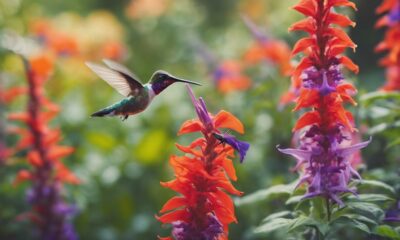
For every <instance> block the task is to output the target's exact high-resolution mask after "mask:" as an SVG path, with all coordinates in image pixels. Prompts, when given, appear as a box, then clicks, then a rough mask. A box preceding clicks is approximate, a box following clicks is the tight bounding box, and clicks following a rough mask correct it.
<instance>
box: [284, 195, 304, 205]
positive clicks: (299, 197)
mask: <svg viewBox="0 0 400 240" xmlns="http://www.w3.org/2000/svg"><path fill="white" fill-rule="evenodd" d="M303 197H304V196H303V195H297V196H293V197H290V198H289V199H288V200H287V201H286V202H285V204H286V205H290V204H297V203H300V202H301V200H302V199H303Z"/></svg>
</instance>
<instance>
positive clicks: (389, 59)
mask: <svg viewBox="0 0 400 240" xmlns="http://www.w3.org/2000/svg"><path fill="white" fill-rule="evenodd" d="M376 12H377V13H378V14H383V13H386V14H385V15H384V16H383V17H381V18H380V20H379V21H378V22H377V24H376V27H378V28H381V27H387V30H386V33H385V37H384V39H383V41H382V42H381V43H379V44H378V46H377V47H376V49H375V50H376V51H377V52H382V51H385V52H387V55H386V57H384V58H383V59H382V60H381V61H380V64H381V65H382V66H384V67H386V80H387V81H386V84H385V85H384V86H383V87H382V90H384V91H399V90H400V1H399V0H384V1H383V2H382V4H381V5H380V6H379V7H378V8H377V9H376Z"/></svg>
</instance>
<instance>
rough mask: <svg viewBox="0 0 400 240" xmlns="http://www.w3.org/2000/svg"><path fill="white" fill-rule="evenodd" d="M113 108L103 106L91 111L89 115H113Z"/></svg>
mask: <svg viewBox="0 0 400 240" xmlns="http://www.w3.org/2000/svg"><path fill="white" fill-rule="evenodd" d="M114 115H115V114H114V109H112V108H104V109H101V110H99V111H97V112H95V113H93V114H92V115H90V116H91V117H104V116H114Z"/></svg>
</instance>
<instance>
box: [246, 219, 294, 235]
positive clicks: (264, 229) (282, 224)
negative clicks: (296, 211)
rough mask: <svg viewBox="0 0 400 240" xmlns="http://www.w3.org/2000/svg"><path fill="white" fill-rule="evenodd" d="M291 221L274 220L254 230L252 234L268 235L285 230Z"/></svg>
mask: <svg viewBox="0 0 400 240" xmlns="http://www.w3.org/2000/svg"><path fill="white" fill-rule="evenodd" d="M292 221H293V219H287V218H275V219H272V220H271V221H269V222H266V223H264V224H262V225H261V226H259V227H257V228H256V229H254V234H257V235H259V234H268V233H271V232H273V231H276V230H278V229H281V228H287V227H288V226H289V225H290V224H291V223H292Z"/></svg>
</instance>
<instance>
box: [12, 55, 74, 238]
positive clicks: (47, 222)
mask: <svg viewBox="0 0 400 240" xmlns="http://www.w3.org/2000/svg"><path fill="white" fill-rule="evenodd" d="M25 66H26V74H27V80H28V91H27V93H28V109H27V111H26V112H20V113H12V114H10V115H9V116H8V118H9V120H13V121H20V122H23V123H25V124H26V125H27V127H28V128H27V129H26V128H22V127H16V128H14V129H13V133H16V134H18V135H20V140H19V143H18V144H17V145H16V147H15V149H14V151H16V152H17V151H20V150H23V149H27V150H28V154H27V160H28V163H29V164H30V165H31V169H30V170H27V169H24V170H21V171H20V172H19V173H18V175H17V177H16V179H15V184H18V183H20V182H22V181H31V182H32V188H31V189H30V191H29V192H28V201H29V203H30V204H31V205H32V211H31V213H30V214H28V215H29V216H32V217H31V219H32V220H34V222H35V223H36V224H37V227H38V228H39V234H40V238H41V239H68V240H74V239H76V235H75V233H74V231H73V229H72V225H71V224H70V223H69V221H70V218H71V216H72V215H73V214H74V212H75V207H74V206H72V205H68V204H66V203H65V202H64V200H63V199H62V197H61V191H62V186H63V183H71V184H79V182H80V181H79V179H78V178H77V177H76V176H75V175H74V174H73V173H72V172H71V171H70V170H69V169H68V168H67V167H66V166H65V165H64V164H63V163H62V162H61V158H63V157H66V156H68V155H70V154H71V153H72V152H73V151H74V149H73V148H71V147H67V146H61V145H59V141H60V140H61V131H60V130H58V129H53V128H51V127H50V126H49V125H50V124H49V122H50V121H51V120H52V119H53V118H54V117H55V116H57V114H58V112H59V107H58V106H57V105H55V104H54V103H52V102H50V101H49V100H48V99H47V98H46V97H45V96H44V88H43V85H44V83H45V82H46V80H47V79H48V76H49V74H50V73H51V71H52V67H53V62H52V58H49V57H48V56H46V55H43V56H38V57H34V58H31V59H30V60H29V61H25ZM57 229H62V230H57Z"/></svg>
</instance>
